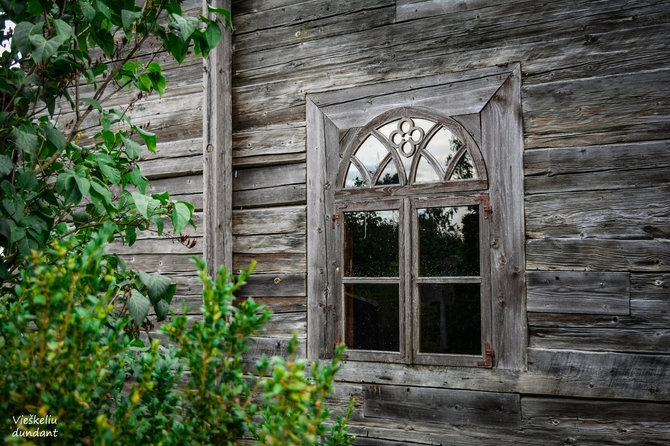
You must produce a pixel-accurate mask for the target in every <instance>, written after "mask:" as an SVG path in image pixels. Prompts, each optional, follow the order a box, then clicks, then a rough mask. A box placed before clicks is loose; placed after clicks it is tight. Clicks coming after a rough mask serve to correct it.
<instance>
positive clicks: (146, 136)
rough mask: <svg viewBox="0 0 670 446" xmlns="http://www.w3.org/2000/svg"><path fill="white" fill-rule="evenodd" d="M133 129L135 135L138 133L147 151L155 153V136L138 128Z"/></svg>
mask: <svg viewBox="0 0 670 446" xmlns="http://www.w3.org/2000/svg"><path fill="white" fill-rule="evenodd" d="M134 129H135V130H137V133H139V135H140V137H141V138H142V139H143V140H144V143H145V144H146V145H147V149H149V151H150V152H151V153H156V134H155V133H151V132H147V131H146V130H142V129H141V128H139V127H134Z"/></svg>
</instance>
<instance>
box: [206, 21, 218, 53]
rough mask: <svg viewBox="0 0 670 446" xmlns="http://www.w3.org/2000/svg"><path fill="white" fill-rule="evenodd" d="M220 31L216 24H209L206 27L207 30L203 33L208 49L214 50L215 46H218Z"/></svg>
mask: <svg viewBox="0 0 670 446" xmlns="http://www.w3.org/2000/svg"><path fill="white" fill-rule="evenodd" d="M221 35H222V34H221V30H220V29H219V25H217V24H216V22H211V21H210V23H209V24H208V25H207V30H206V31H205V38H206V39H207V45H208V46H209V47H210V48H214V47H215V46H216V45H218V43H219V41H220V40H221Z"/></svg>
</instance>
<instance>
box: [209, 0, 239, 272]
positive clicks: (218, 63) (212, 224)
mask: <svg viewBox="0 0 670 446" xmlns="http://www.w3.org/2000/svg"><path fill="white" fill-rule="evenodd" d="M207 5H208V3H207V2H203V13H205V14H206V13H207ZM230 5H231V2H230V0H215V1H214V2H213V4H212V6H213V7H215V8H225V9H228V10H230ZM232 54H233V49H232V31H231V30H230V29H225V30H223V37H222V39H221V42H220V44H219V45H217V47H216V48H214V49H213V50H212V51H211V52H210V53H209V56H208V57H207V59H206V60H205V67H204V68H205V73H204V84H205V94H204V98H205V103H204V112H203V127H202V133H203V137H202V143H203V156H204V169H203V183H204V205H203V208H204V215H205V260H206V262H207V266H208V268H209V270H210V271H215V270H218V269H219V267H220V266H221V265H226V266H227V267H229V268H230V267H232V264H233V229H232V225H233V223H232V221H233V208H232V206H233V204H232V203H233V178H232V171H233V168H232V165H233V160H232V158H233V155H232V152H233V142H232V91H231V89H232V68H231V64H232Z"/></svg>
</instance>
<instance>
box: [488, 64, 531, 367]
mask: <svg viewBox="0 0 670 446" xmlns="http://www.w3.org/2000/svg"><path fill="white" fill-rule="evenodd" d="M481 113H482V115H481V116H482V149H483V151H484V156H485V158H486V161H487V164H488V166H487V167H488V170H489V172H488V173H489V203H490V205H491V207H492V209H493V213H492V215H491V219H492V221H491V234H490V243H491V307H492V314H493V325H492V330H493V344H494V345H493V350H494V351H495V352H496V367H497V368H499V369H517V370H519V369H524V368H525V367H526V350H527V347H528V321H527V317H526V281H525V269H526V259H525V250H524V242H525V232H524V202H523V192H524V189H523V129H522V119H521V68H520V66H519V65H518V64H515V65H514V66H513V70H512V72H511V73H510V75H509V77H508V78H507V80H506V81H505V82H504V83H503V84H502V86H501V87H500V88H499V89H498V91H497V93H496V94H495V95H494V96H493V98H491V100H490V101H489V102H488V104H487V105H486V107H484V109H483V110H482V112H481Z"/></svg>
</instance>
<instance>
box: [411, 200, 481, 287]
mask: <svg viewBox="0 0 670 446" xmlns="http://www.w3.org/2000/svg"><path fill="white" fill-rule="evenodd" d="M418 219H419V275H420V276H424V277H425V276H478V275H479V207H477V206H468V207H465V206H462V207H445V208H426V209H419V211H418Z"/></svg>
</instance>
